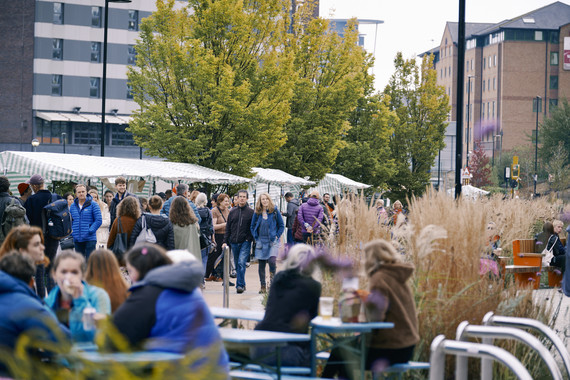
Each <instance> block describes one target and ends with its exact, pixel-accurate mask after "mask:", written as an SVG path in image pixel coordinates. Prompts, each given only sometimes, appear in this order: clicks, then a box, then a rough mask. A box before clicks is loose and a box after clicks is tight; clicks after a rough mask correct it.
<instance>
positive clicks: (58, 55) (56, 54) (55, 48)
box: [51, 38, 63, 61]
mask: <svg viewBox="0 0 570 380" xmlns="http://www.w3.org/2000/svg"><path fill="white" fill-rule="evenodd" d="M51 57H52V58H53V59H55V60H58V61H61V60H62V59H63V40H62V39H60V38H54V39H53V44H52V50H51Z"/></svg>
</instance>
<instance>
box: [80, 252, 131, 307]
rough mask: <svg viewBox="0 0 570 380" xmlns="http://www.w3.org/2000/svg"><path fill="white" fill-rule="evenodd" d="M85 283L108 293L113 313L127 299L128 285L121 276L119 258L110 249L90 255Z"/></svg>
mask: <svg viewBox="0 0 570 380" xmlns="http://www.w3.org/2000/svg"><path fill="white" fill-rule="evenodd" d="M85 281H86V282H87V283H88V284H90V285H95V286H97V287H99V288H102V289H104V290H105V291H106V292H107V294H108V295H109V298H110V299H111V312H112V313H114V312H115V311H116V310H117V308H118V307H119V306H121V305H122V303H123V302H125V300H126V299H127V291H128V289H129V287H128V284H127V282H126V281H125V279H124V277H123V275H122V274H121V270H120V269H119V262H118V261H117V258H116V257H115V255H114V254H113V252H111V251H109V250H108V249H98V250H96V251H93V253H91V255H89V259H88V260H87V271H86V273H85Z"/></svg>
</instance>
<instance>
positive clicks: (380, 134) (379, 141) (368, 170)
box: [334, 94, 397, 190]
mask: <svg viewBox="0 0 570 380" xmlns="http://www.w3.org/2000/svg"><path fill="white" fill-rule="evenodd" d="M396 118H397V116H396V114H395V113H394V112H392V111H390V110H389V99H388V98H387V97H386V96H383V95H381V94H375V95H367V96H364V97H362V98H360V99H359V100H358V106H357V107H356V109H355V110H354V111H353V112H352V113H351V115H350V118H349V121H350V125H351V128H350V130H349V131H348V133H347V134H346V137H345V142H346V146H345V147H344V148H343V149H342V150H341V151H340V152H339V154H338V156H337V158H336V164H335V167H334V170H335V172H336V173H339V174H342V175H345V176H347V177H349V178H351V179H353V180H355V181H359V182H363V183H366V184H369V185H372V186H373V187H374V188H375V189H376V190H380V189H383V188H386V186H387V183H388V180H389V179H390V178H391V177H392V176H393V175H394V173H395V163H394V159H393V158H392V156H391V151H390V136H391V135H392V133H394V129H393V125H394V124H395V122H394V119H396Z"/></svg>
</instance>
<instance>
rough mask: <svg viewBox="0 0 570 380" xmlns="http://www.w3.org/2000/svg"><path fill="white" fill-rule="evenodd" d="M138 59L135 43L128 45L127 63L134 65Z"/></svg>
mask: <svg viewBox="0 0 570 380" xmlns="http://www.w3.org/2000/svg"><path fill="white" fill-rule="evenodd" d="M136 59H137V51H136V49H135V45H129V46H128V47H127V64H128V65H134V64H135V62H136Z"/></svg>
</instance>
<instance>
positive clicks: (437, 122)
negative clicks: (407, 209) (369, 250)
mask: <svg viewBox="0 0 570 380" xmlns="http://www.w3.org/2000/svg"><path fill="white" fill-rule="evenodd" d="M394 64H395V68H396V72H395V73H394V74H393V75H392V77H391V78H390V82H389V83H388V85H387V86H386V88H385V90H384V94H385V95H387V96H389V97H390V109H391V110H393V111H395V112H396V114H397V116H398V118H395V119H392V121H393V125H392V128H393V129H394V134H393V135H392V136H391V139H390V149H391V151H392V157H393V158H394V160H395V164H396V173H395V175H394V176H392V177H391V178H390V180H389V181H388V186H389V188H390V192H391V194H392V196H393V197H394V198H396V199H401V200H405V197H407V196H408V197H409V196H411V195H412V194H414V195H421V194H422V193H423V192H424V191H425V188H426V186H427V185H428V184H429V179H430V169H431V167H432V165H433V163H434V160H435V157H436V156H437V153H438V151H439V150H440V149H442V148H443V139H444V134H445V128H446V125H447V124H446V119H447V115H448V113H449V109H450V108H449V99H448V97H447V95H446V93H445V89H444V88H443V87H442V86H438V85H437V83H436V79H437V78H436V72H435V70H434V69H433V57H432V56H427V55H426V56H424V58H423V60H422V63H421V67H418V66H417V65H416V60H415V59H409V60H405V59H404V58H403V57H402V53H398V54H397V55H396V58H395V59H394Z"/></svg>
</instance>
